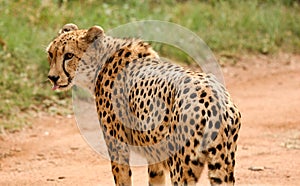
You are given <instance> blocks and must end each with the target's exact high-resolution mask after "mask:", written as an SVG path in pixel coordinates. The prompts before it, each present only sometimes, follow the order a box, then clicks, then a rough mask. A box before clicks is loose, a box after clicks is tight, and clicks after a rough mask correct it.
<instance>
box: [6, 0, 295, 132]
mask: <svg viewBox="0 0 300 186" xmlns="http://www.w3.org/2000/svg"><path fill="white" fill-rule="evenodd" d="M146 19H157V20H165V21H171V22H175V23H178V24H180V25H183V26H185V27H187V28H189V29H191V30H192V31H194V32H196V33H197V34H198V35H199V36H200V37H201V38H202V39H203V40H204V41H205V42H206V43H207V44H208V45H209V47H210V48H211V49H212V50H213V52H214V53H216V54H217V56H218V55H219V56H220V55H222V54H226V55H228V54H229V55H243V54H245V53H262V54H265V55H270V54H274V53H277V52H279V51H283V52H289V53H299V52H300V24H299V23H300V3H299V0H228V1H225V0H206V1H205V0H177V1H176V0H165V1H159V0H148V1H147V0H128V1H119V0H99V1H96V0H88V1H80V0H73V1H71V0H70V1H66V0H57V1H51V0H40V1H35V0H28V1H27V0H26V1H25V0H14V1H7V0H0V104H1V105H0V131H1V127H2V128H4V129H10V130H12V129H15V128H18V127H19V126H20V125H22V124H24V123H26V121H29V118H31V117H32V116H33V115H35V114H37V113H38V112H40V111H41V110H42V111H47V112H48V113H51V112H55V114H66V113H69V112H71V109H68V108H71V103H70V97H71V96H70V95H71V94H70V93H57V92H52V91H51V89H50V87H51V85H50V83H49V82H48V81H47V72H48V63H47V61H46V53H45V48H46V46H47V44H48V43H49V42H50V41H51V39H52V38H53V37H55V36H56V33H57V31H58V30H59V28H61V26H62V25H64V24H65V23H69V22H73V23H76V24H77V25H79V26H80V27H81V28H89V27H90V26H92V25H96V24H97V25H101V26H102V27H103V28H104V29H105V30H109V29H110V28H114V27H116V26H118V25H121V24H125V23H128V22H131V21H136V20H146ZM162 50H163V49H162ZM166 53H167V52H166ZM66 98H68V99H66ZM66 105H69V107H68V108H67V109H64V110H61V109H57V108H56V107H61V108H65V106H66ZM62 106H64V107H62Z"/></svg>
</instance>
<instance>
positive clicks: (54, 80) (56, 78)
mask: <svg viewBox="0 0 300 186" xmlns="http://www.w3.org/2000/svg"><path fill="white" fill-rule="evenodd" d="M48 78H49V79H50V80H51V81H52V82H53V83H54V84H56V82H57V80H58V79H59V76H48Z"/></svg>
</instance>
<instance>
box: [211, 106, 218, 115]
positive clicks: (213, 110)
mask: <svg viewBox="0 0 300 186" xmlns="http://www.w3.org/2000/svg"><path fill="white" fill-rule="evenodd" d="M211 110H212V112H213V116H216V115H217V113H218V112H217V109H216V106H214V105H213V106H212V107H211Z"/></svg>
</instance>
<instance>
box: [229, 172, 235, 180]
mask: <svg viewBox="0 0 300 186" xmlns="http://www.w3.org/2000/svg"><path fill="white" fill-rule="evenodd" d="M229 182H234V176H233V172H231V173H230V175H229Z"/></svg>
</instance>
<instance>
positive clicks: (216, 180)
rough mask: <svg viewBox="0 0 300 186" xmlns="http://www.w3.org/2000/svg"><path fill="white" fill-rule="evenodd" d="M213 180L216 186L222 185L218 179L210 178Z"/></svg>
mask: <svg viewBox="0 0 300 186" xmlns="http://www.w3.org/2000/svg"><path fill="white" fill-rule="evenodd" d="M210 179H212V180H213V182H214V183H216V184H222V180H221V179H220V178H210Z"/></svg>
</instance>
